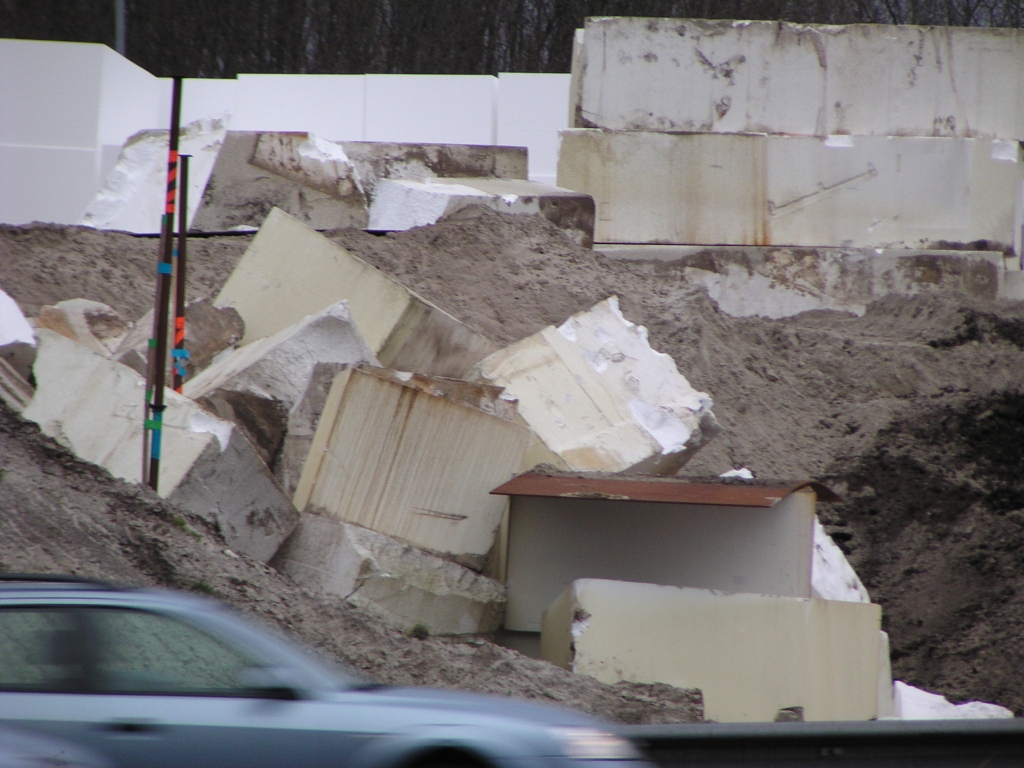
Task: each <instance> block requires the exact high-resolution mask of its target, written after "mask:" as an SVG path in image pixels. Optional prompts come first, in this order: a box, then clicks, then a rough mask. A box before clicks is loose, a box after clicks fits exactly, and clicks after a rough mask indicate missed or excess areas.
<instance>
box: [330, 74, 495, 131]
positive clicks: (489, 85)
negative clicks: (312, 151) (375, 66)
mask: <svg viewBox="0 0 1024 768" xmlns="http://www.w3.org/2000/svg"><path fill="white" fill-rule="evenodd" d="M365 77H366V102H365V104H366V121H365V125H366V130H365V132H364V135H363V139H364V140H366V141H396V142H421V143H424V142H425V143H431V144H495V143H496V127H497V126H496V125H495V101H496V97H497V88H498V78H496V77H492V76H490V75H366V76H365ZM332 138H333V137H332ZM339 138H340V137H339Z"/></svg>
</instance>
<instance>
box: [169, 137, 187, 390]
mask: <svg viewBox="0 0 1024 768" xmlns="http://www.w3.org/2000/svg"><path fill="white" fill-rule="evenodd" d="M188 157H189V156H188V155H181V156H180V157H179V161H180V164H179V168H178V189H179V192H178V247H177V248H175V249H174V349H173V350H171V370H172V371H173V374H172V376H171V388H172V389H173V390H174V391H175V392H178V393H179V394H180V393H181V388H182V385H183V384H184V382H185V376H186V375H188V372H187V371H186V369H185V361H186V360H188V350H187V349H185V275H186V272H185V269H186V266H187V260H186V253H187V246H188Z"/></svg>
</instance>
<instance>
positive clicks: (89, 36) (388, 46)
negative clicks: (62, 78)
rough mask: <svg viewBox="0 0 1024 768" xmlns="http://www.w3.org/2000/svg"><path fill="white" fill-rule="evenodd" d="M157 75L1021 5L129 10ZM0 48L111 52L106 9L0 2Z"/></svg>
mask: <svg viewBox="0 0 1024 768" xmlns="http://www.w3.org/2000/svg"><path fill="white" fill-rule="evenodd" d="M126 6H127V53H128V57H129V58H130V59H132V60H133V61H134V62H136V63H137V64H139V65H140V66H142V67H144V68H145V69H147V70H149V71H150V72H153V73H155V74H159V75H170V74H182V75H186V76H190V77H231V76H233V75H235V74H237V73H239V72H268V73H269V72H289V73H356V74H358V73H363V72H382V73H389V72H399V73H409V74H414V73H449V74H487V73H490V74H494V73H497V72H567V71H568V70H569V59H570V54H571V49H572V34H573V30H574V29H575V28H576V27H579V26H581V25H582V24H583V20H584V19H585V18H586V17H587V16H670V17H694V18H734V19H783V20H786V21H794V22H804V23H807V22H818V23H828V24H844V23H854V22H869V23H871V22H874V23H886V24H936V25H961V26H1005V27H1020V26H1021V25H1022V21H1024V0H174V1H173V2H171V1H169V0H163V1H162V2H161V1H160V0H126ZM0 37H15V38H34V39H45V40H72V41H81V42H99V43H107V44H108V45H110V46H111V47H113V45H114V1H113V0H0Z"/></svg>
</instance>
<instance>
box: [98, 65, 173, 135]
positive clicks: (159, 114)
mask: <svg viewBox="0 0 1024 768" xmlns="http://www.w3.org/2000/svg"><path fill="white" fill-rule="evenodd" d="M100 48H101V59H102V63H103V71H102V77H101V80H100V98H99V126H98V133H97V143H98V144H101V145H102V144H124V142H125V141H126V140H127V139H128V137H129V136H131V135H133V134H135V133H138V132H139V131H144V130H147V129H153V128H167V127H168V126H169V125H170V122H171V95H170V89H168V91H167V96H166V98H164V97H163V93H162V92H161V89H160V81H159V80H158V79H157V78H156V77H154V76H153V75H151V74H150V73H149V72H147V71H146V70H144V69H143V68H142V67H140V66H137V65H135V64H133V63H132V62H130V61H128V59H126V58H125V57H124V56H122V55H120V54H119V53H117V52H116V51H112V50H110V49H109V48H107V47H106V46H105V45H104V46H100Z"/></svg>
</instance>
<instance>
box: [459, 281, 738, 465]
mask: <svg viewBox="0 0 1024 768" xmlns="http://www.w3.org/2000/svg"><path fill="white" fill-rule="evenodd" d="M476 375H477V376H478V377H479V378H480V379H481V380H483V381H487V382H488V383H491V384H495V385H497V386H500V387H504V388H505V389H506V390H507V391H508V393H509V394H510V395H511V396H513V397H515V398H516V399H517V400H518V401H519V414H520V416H521V417H522V419H523V421H525V423H526V424H527V425H529V427H530V429H532V430H533V431H534V432H535V433H536V435H537V436H538V437H539V438H540V440H541V441H543V443H544V445H545V446H546V447H547V448H548V449H549V450H550V451H551V452H553V453H555V454H557V455H558V456H559V457H560V458H561V459H562V461H564V463H565V464H566V466H567V468H570V469H580V470H603V471H609V472H619V471H622V470H627V469H628V470H632V471H635V472H646V473H650V474H672V473H674V472H675V471H676V470H678V469H679V467H681V466H682V465H683V464H684V463H686V461H688V460H689V459H690V458H691V457H692V455H693V454H694V453H695V452H696V451H697V450H698V449H699V448H700V447H701V446H702V445H704V443H706V442H707V441H708V440H709V439H710V438H711V437H712V436H713V435H715V434H717V432H718V431H719V427H718V423H717V422H716V421H715V417H714V414H713V413H712V412H711V398H710V397H709V396H708V395H707V394H705V393H704V392H698V391H697V390H695V389H694V388H693V387H691V386H690V384H689V382H688V381H687V380H686V378H685V377H683V376H682V375H681V374H680V373H679V371H678V370H677V369H676V364H675V362H674V361H673V360H672V358H671V357H669V356H668V355H666V354H663V353H661V352H656V351H655V350H653V349H652V348H651V346H650V344H649V343H648V341H647V329H645V328H644V327H643V326H637V325H634V324H633V323H631V322H629V321H628V320H626V318H625V317H623V316H622V313H621V312H620V311H619V306H618V299H617V298H616V297H614V296H613V297H611V298H610V299H607V300H606V301H603V302H601V303H599V304H596V305H595V306H594V307H592V308H591V309H589V310H587V311H586V312H581V313H579V314H576V315H573V316H572V317H571V318H569V319H568V320H567V321H566V322H565V323H563V324H562V325H561V326H560V327H559V328H555V327H554V326H549V327H547V328H545V329H544V330H542V331H541V332H540V333H536V334H534V335H533V336H530V337H528V338H526V339H524V340H523V341H521V342H519V343H517V344H513V345H512V346H510V347H506V348H505V349H503V350H501V351H500V352H495V353H494V354H493V355H490V356H489V357H487V358H486V359H485V360H482V361H481V362H480V364H479V366H478V367H477V373H476Z"/></svg>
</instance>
